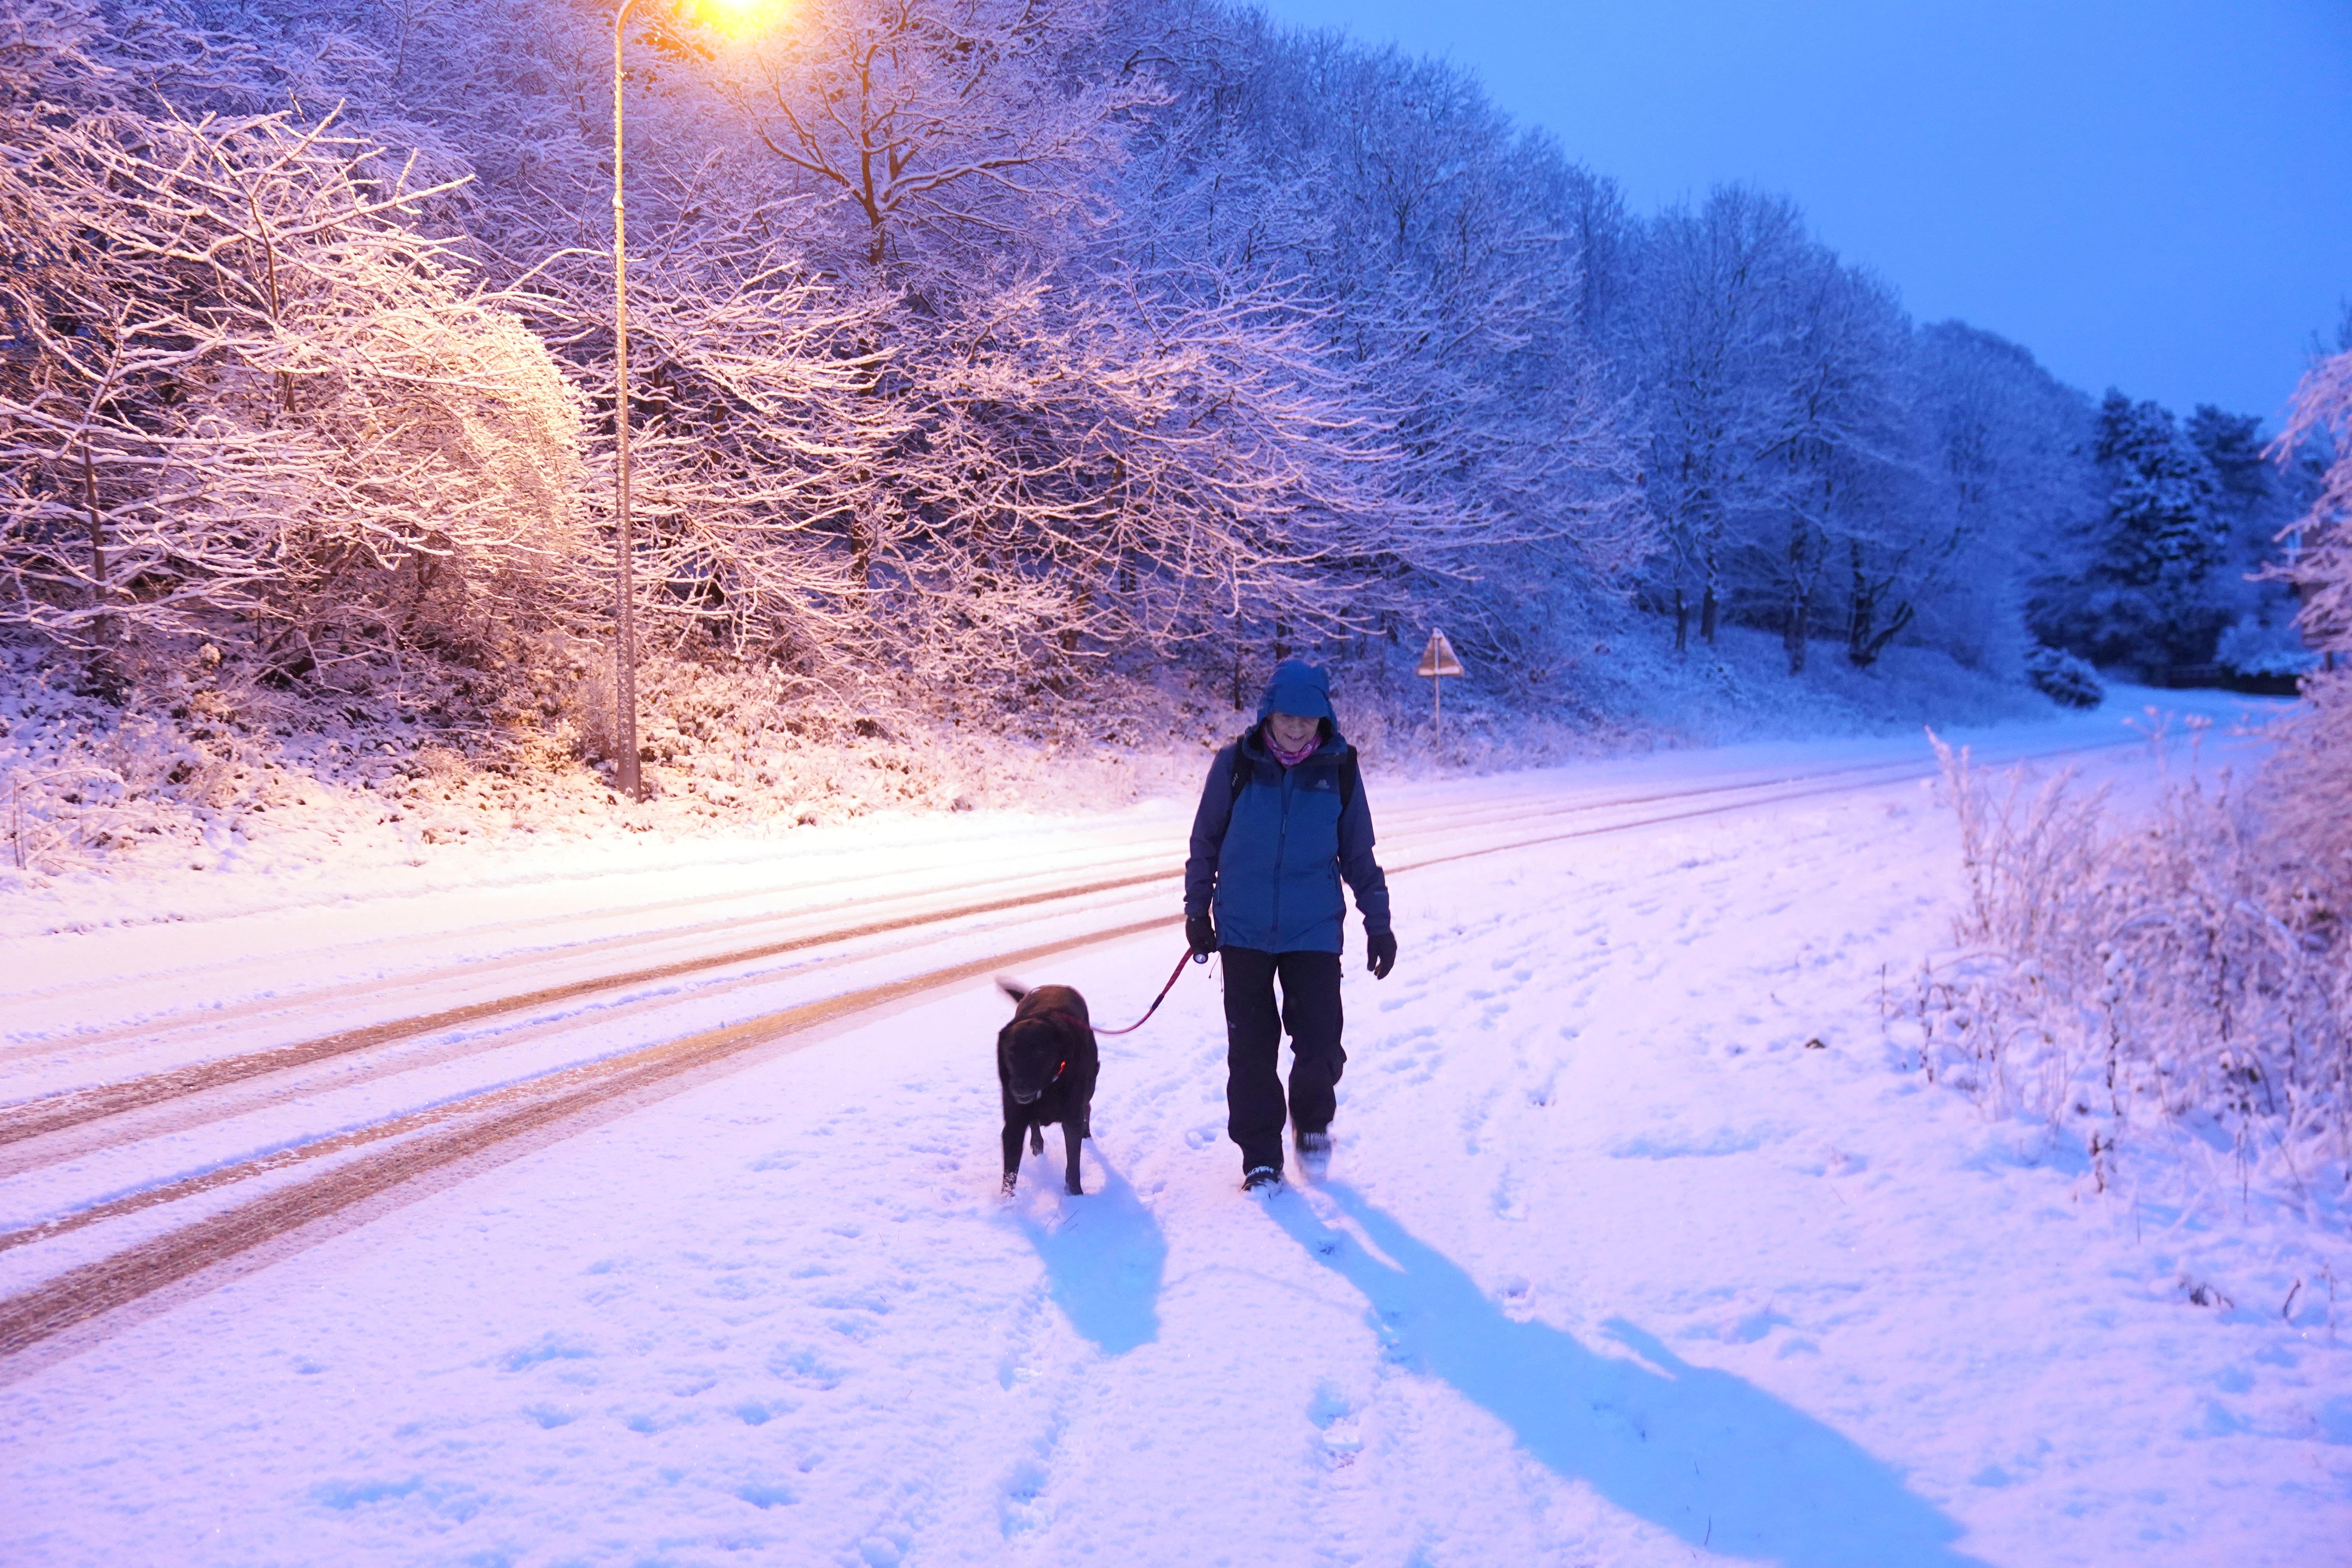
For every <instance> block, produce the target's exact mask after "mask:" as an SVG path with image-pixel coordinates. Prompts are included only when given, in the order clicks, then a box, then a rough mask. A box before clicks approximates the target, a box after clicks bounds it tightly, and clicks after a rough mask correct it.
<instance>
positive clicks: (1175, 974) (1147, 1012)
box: [1095, 947, 1209, 1035]
mask: <svg viewBox="0 0 2352 1568" xmlns="http://www.w3.org/2000/svg"><path fill="white" fill-rule="evenodd" d="M1208 962H1209V955H1208V954H1207V953H1205V952H1202V953H1196V952H1193V951H1192V949H1191V948H1189V947H1188V948H1186V949H1185V950H1184V956H1183V957H1182V958H1180V959H1178V960H1177V961H1176V967H1175V968H1174V969H1171V970H1170V971H1169V972H1168V984H1165V985H1162V986H1161V987H1160V994H1159V995H1157V996H1154V997H1153V998H1152V999H1151V1005H1150V1006H1149V1007H1146V1008H1145V1009H1144V1010H1143V1016H1142V1017H1140V1018H1138V1019H1137V1020H1136V1021H1135V1022H1134V1023H1132V1024H1129V1026H1127V1027H1126V1028H1124V1029H1097V1030H1096V1031H1095V1033H1096V1034H1097V1035H1131V1034H1133V1033H1135V1031H1136V1030H1138V1029H1140V1028H1141V1027H1143V1026H1144V1025H1146V1024H1149V1023H1150V1022H1151V1015H1153V1014H1154V1013H1157V1012H1158V1011H1160V1004H1161V1003H1162V1002H1165V1001H1167V1000H1168V993H1170V992H1171V991H1173V990H1175V989H1176V983H1177V982H1178V981H1179V980H1181V979H1183V978H1184V965H1185V964H1186V963H1208Z"/></svg>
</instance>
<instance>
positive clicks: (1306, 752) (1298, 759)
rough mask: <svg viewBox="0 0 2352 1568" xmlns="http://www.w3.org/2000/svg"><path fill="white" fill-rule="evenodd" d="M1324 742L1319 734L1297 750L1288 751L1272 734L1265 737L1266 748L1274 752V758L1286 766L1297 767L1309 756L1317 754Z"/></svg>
mask: <svg viewBox="0 0 2352 1568" xmlns="http://www.w3.org/2000/svg"><path fill="white" fill-rule="evenodd" d="M1322 743H1323V740H1322V737H1321V736H1319V735H1318V736H1317V737H1315V738H1313V739H1311V740H1309V741H1308V742H1307V744H1305V745H1303V746H1301V747H1299V748H1298V750H1297V751H1295V752H1286V751H1284V750H1283V749H1282V748H1281V747H1280V746H1278V745H1276V743H1275V739H1274V737H1273V736H1272V735H1268V736H1267V737H1266V738H1265V749H1266V750H1267V751H1269V752H1273V753H1274V760H1275V761H1276V762H1277V763H1281V764H1282V765H1283V766H1284V767H1286V768H1295V767H1297V765H1298V764H1299V763H1303V762H1305V761H1306V760H1307V758H1309V757H1311V756H1313V755H1314V754H1315V750H1316V748H1317V747H1318V746H1320V745H1321V744H1322Z"/></svg>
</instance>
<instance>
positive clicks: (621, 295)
mask: <svg viewBox="0 0 2352 1568" xmlns="http://www.w3.org/2000/svg"><path fill="white" fill-rule="evenodd" d="M636 5H637V0H621V8H620V10H619V11H618V12H616V13H614V16H613V363H614V396H613V428H614V433H615V434H616V436H617V437H619V445H618V452H617V456H618V459H619V462H618V468H617V469H616V472H615V479H614V492H615V493H614V515H615V518H616V520H617V521H618V522H619V525H620V578H619V581H618V583H617V584H615V589H614V591H615V593H616V595H618V598H619V601H620V603H619V611H620V616H619V618H620V626H619V628H618V631H619V644H618V646H617V647H615V648H614V651H613V665H614V681H613V684H614V706H615V707H616V708H617V709H618V710H619V712H618V714H617V715H616V718H617V720H618V722H617V723H616V724H615V726H614V728H615V729H616V730H617V731H618V740H619V750H620V753H621V754H620V756H619V757H618V758H616V759H615V761H616V762H617V763H619V764H620V765H619V773H618V776H617V778H616V779H615V781H614V782H615V783H616V784H618V785H619V786H620V790H621V793H622V794H624V795H627V796H628V797H629V798H630V799H632V800H643V799H644V798H645V797H646V790H645V777H644V774H643V773H640V772H639V770H638V766H637V621H636V590H635V583H634V581H633V579H632V568H633V566H634V565H635V559H634V558H635V553H636V544H635V539H634V538H633V536H632V535H631V532H630V528H629V243H628V226H627V225H628V215H627V212H626V209H625V207H624V205H623V204H622V200H621V188H622V175H621V80H622V61H621V45H622V33H621V29H622V27H623V26H625V24H626V23H627V21H628V19H629V13H630V12H631V11H634V10H635V9H636ZM688 13H689V14H690V15H692V16H695V17H696V18H697V19H698V20H707V21H708V22H709V24H710V25H711V26H715V27H717V28H718V29H719V31H720V32H722V33H725V34H727V35H728V36H729V37H746V36H748V35H750V34H751V33H753V32H756V31H758V30H759V29H760V28H761V27H762V26H765V25H767V23H768V22H769V21H770V20H772V18H773V17H775V16H779V15H781V14H782V6H781V5H777V4H776V3H775V0H691V3H690V4H689V5H688Z"/></svg>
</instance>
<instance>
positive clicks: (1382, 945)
mask: <svg viewBox="0 0 2352 1568" xmlns="http://www.w3.org/2000/svg"><path fill="white" fill-rule="evenodd" d="M1364 967H1365V968H1366V969H1369V970H1370V971H1371V972H1372V978H1373V979H1375V980H1386V979H1387V978H1388V977H1389V971H1390V970H1391V969H1394V968H1395V967H1396V932H1394V931H1370V932H1367V933H1366V934H1365V936H1364Z"/></svg>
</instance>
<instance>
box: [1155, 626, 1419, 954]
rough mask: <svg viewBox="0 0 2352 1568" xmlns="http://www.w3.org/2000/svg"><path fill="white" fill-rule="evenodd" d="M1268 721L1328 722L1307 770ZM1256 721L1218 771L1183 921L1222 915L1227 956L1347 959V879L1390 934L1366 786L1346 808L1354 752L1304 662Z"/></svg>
mask: <svg viewBox="0 0 2352 1568" xmlns="http://www.w3.org/2000/svg"><path fill="white" fill-rule="evenodd" d="M1270 713H1295V714H1297V716H1298V717H1300V718H1302V719H1320V720H1321V721H1323V741H1322V743H1321V744H1320V745H1318V747H1316V749H1315V751H1314V752H1313V753H1312V754H1311V755H1309V756H1308V757H1307V760H1306V761H1305V762H1302V763H1298V764H1297V765H1296V766H1294V767H1288V768H1286V767H1284V766H1283V765H1282V763H1280V762H1278V761H1276V758H1275V755H1274V753H1273V752H1272V751H1271V750H1269V749H1268V748H1267V746H1266V743H1265V720H1266V715H1268V714H1270ZM1257 719H1258V721H1257V722H1256V723H1255V724H1254V725H1252V726H1251V727H1250V730H1249V732H1248V733H1247V734H1244V736H1243V737H1242V738H1241V739H1240V740H1239V741H1237V742H1234V744H1233V745H1230V746H1227V747H1225V748H1224V749H1223V751H1221V752H1218V753H1217V760H1216V761H1215V762H1214V763H1211V764H1210V765H1209V779H1208V783H1207V784H1204V785H1202V789H1201V807H1200V810H1199V811H1197V812H1196V813H1194V814H1193V817H1192V855H1191V857H1190V858H1188V859H1186V861H1185V862H1184V912H1185V913H1186V914H1188V915H1197V914H1201V913H1203V912H1205V911H1207V910H1210V909H1212V908H1213V909H1214V910H1216V917H1217V935H1218V939H1219V941H1221V942H1223V943H1224V944H1225V945H1226V946H1228V947H1245V948H1255V949H1256V950H1257V951H1259V952H1339V951H1340V950H1341V947H1342V942H1341V940H1340V931H1341V927H1342V923H1343V922H1344V921H1345V920H1346V918H1347V913H1348V907H1347V903H1346V901H1345V900H1343V899H1342V898H1341V896H1340V893H1339V883H1340V880H1341V879H1343V878H1344V879H1346V881H1347V884H1348V886H1349V887H1350V888H1352V889H1355V892H1356V908H1357V910H1359V911H1360V913H1361V914H1362V915H1363V917H1364V930H1365V931H1366V932H1367V933H1368V934H1370V935H1374V936H1377V935H1380V934H1381V933H1382V932H1384V931H1387V930H1388V929H1389V884H1388V878H1387V877H1385V876H1384V875H1382V874H1381V868H1380V863H1379V862H1378V861H1376V860H1374V859H1373V858H1372V808H1371V806H1370V805H1368V804H1367V803H1366V801H1365V799H1364V791H1363V785H1362V783H1361V780H1360V779H1359V781H1358V782H1357V784H1356V787H1355V790H1354V792H1353V794H1352V795H1351V796H1349V798H1348V800H1347V801H1346V810H1345V811H1344V812H1343V811H1342V810H1341V797H1342V796H1343V795H1348V794H1349V792H1348V791H1347V789H1346V788H1345V787H1344V783H1343V775H1344V774H1345V773H1349V772H1352V771H1353V770H1354V767H1355V749H1354V748H1353V747H1351V746H1349V744H1348V743H1347V742H1345V741H1344V740H1342V739H1340V736H1339V718H1338V716H1337V715H1336V714H1334V713H1333V712H1332V711H1331V682H1330V679H1329V677H1328V676H1326V675H1325V674H1324V673H1323V671H1321V670H1320V669H1318V668H1315V667H1314V666H1313V665H1311V664H1308V663H1307V662H1306V661H1305V660H1304V659H1296V658H1289V659H1285V660H1283V661H1282V663H1281V664H1280V665H1278V666H1276V668H1275V672H1274V679H1271V680H1269V681H1267V682H1266V685H1265V694H1264V695H1263V696H1261V697H1260V698H1259V699H1258V704H1257ZM1237 763H1238V765H1239V770H1240V772H1241V773H1242V785H1241V788H1240V789H1239V790H1238V791H1236V790H1235V789H1234V787H1233V779H1234V772H1235V770H1236V764H1237Z"/></svg>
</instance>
